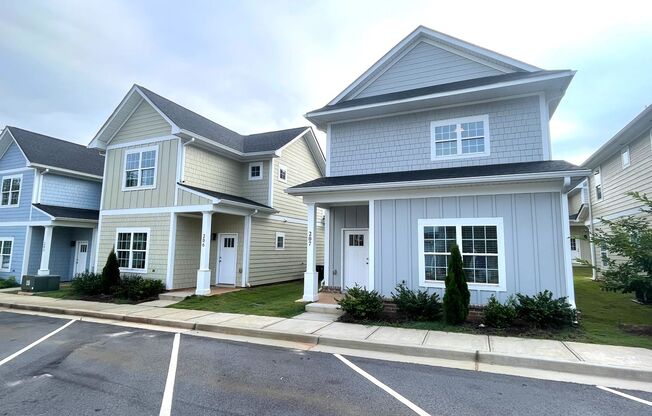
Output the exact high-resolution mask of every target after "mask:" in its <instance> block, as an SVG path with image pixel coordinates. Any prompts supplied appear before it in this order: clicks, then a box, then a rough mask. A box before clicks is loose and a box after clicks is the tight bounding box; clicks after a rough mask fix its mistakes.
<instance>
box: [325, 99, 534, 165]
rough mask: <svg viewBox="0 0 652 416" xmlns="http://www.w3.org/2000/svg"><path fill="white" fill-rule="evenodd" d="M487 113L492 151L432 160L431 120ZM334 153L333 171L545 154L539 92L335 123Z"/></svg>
mask: <svg viewBox="0 0 652 416" xmlns="http://www.w3.org/2000/svg"><path fill="white" fill-rule="evenodd" d="M484 114H487V115H488V117H489V131H490V136H491V143H490V155H489V156H487V157H468V158H463V159H455V160H435V161H433V160H431V137H430V123H431V122H432V121H438V120H449V119H455V118H461V117H469V116H478V115H484ZM544 122H547V120H545V121H544ZM330 153H331V162H330V169H331V170H330V173H331V175H332V176H341V175H357V174H367V173H381V172H396V171H405V170H415V169H436V168H448V167H459V166H479V165H488V164H497V163H514V162H529V161H539V160H543V157H544V155H543V141H542V133H541V111H540V103H539V97H538V96H531V97H522V98H516V99H510V100H501V101H493V102H489V103H482V104H474V105H468V106H460V107H452V108H445V109H440V110H431V111H423V112H417V113H410V114H404V115H397V116H388V117H383V118H375V119H369V120H362V121H355V122H348V123H341V124H333V125H331V135H330Z"/></svg>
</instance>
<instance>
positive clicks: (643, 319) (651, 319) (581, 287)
mask: <svg viewBox="0 0 652 416" xmlns="http://www.w3.org/2000/svg"><path fill="white" fill-rule="evenodd" d="M574 271H575V299H576V301H577V308H578V309H579V311H580V312H581V334H580V337H579V338H580V339H578V341H583V342H591V343H599V344H611V345H626V346H630V347H643V348H650V349H652V336H649V335H635V334H633V333H629V332H627V331H625V330H624V329H623V328H622V325H647V326H648V328H649V327H650V326H652V305H639V304H637V303H634V302H632V299H633V297H634V295H633V294H622V293H613V292H605V291H603V290H601V288H600V283H599V282H594V281H592V280H591V269H589V268H587V267H576V268H575V269H574Z"/></svg>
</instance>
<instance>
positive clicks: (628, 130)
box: [582, 105, 652, 169]
mask: <svg viewBox="0 0 652 416" xmlns="http://www.w3.org/2000/svg"><path fill="white" fill-rule="evenodd" d="M646 131H649V134H650V141H651V142H652V105H648V106H647V107H645V109H644V110H643V111H641V112H640V113H639V114H638V115H637V116H636V117H634V119H633V120H632V121H630V122H629V123H627V125H626V126H625V127H623V128H622V129H620V131H619V132H618V133H616V134H615V135H614V136H613V137H612V138H611V139H609V140H607V142H606V143H604V144H603V145H602V146H600V148H599V149H598V150H596V151H595V152H594V153H593V154H592V155H591V156H589V157H588V158H587V159H586V160H585V161H584V163H582V166H584V167H586V168H589V169H594V168H596V167H597V166H598V165H599V164H600V163H602V162H603V161H605V160H606V159H608V158H609V157H611V156H612V155H613V154H615V153H616V152H618V151H620V150H621V149H622V148H623V147H624V146H626V145H627V144H628V143H630V142H632V141H634V140H636V139H638V138H639V137H640V136H641V134H643V133H645V132H646Z"/></svg>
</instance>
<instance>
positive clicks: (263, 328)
mask: <svg viewBox="0 0 652 416" xmlns="http://www.w3.org/2000/svg"><path fill="white" fill-rule="evenodd" d="M172 303H174V302H173V301H153V302H146V303H143V304H139V305H117V304H112V303H100V302H86V301H79V300H60V299H53V298H47V297H40V296H22V295H15V294H5V293H0V307H5V308H11V309H22V310H32V311H38V312H48V313H55V314H65V315H76V316H87V317H93V318H102V319H111V320H118V321H127V322H136V323H145V324H152V325H160V326H166V327H174V328H182V329H192V330H200V331H210V332H217V333H222V334H231V335H240V336H248V337H257V338H266V339H274V340H283V341H291V342H298V343H304V344H313V345H317V344H319V345H321V346H329V347H336V348H346V349H352V350H365V351H375V352H381V353H393V354H400V355H404V356H412V357H428V358H438V359H444V360H457V361H465V362H472V363H475V364H476V366H477V365H478V364H487V365H495V366H509V367H517V368H528V369H534V370H546V371H557V372H563V373H570V374H577V375H586V376H596V377H606V378H615V379H622V380H631V381H642V382H647V383H650V382H652V350H648V349H643V348H631V347H617V346H607V345H597V344H584V343H578V342H562V341H554V340H541V339H528V338H513V337H498V336H487V335H474V334H463V333H451V332H439V331H428V330H418V329H404V328H394V327H380V326H365V325H357V324H349V323H342V322H332V321H329V320H327V319H324V317H323V316H321V317H320V316H314V317H313V315H311V314H304V315H300V317H295V318H290V319H285V318H278V317H271V316H255V315H242V314H233V313H217V312H208V311H199V310H188V309H173V308H165V306H168V305H170V304H172Z"/></svg>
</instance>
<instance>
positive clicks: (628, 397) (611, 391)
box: [595, 386, 652, 406]
mask: <svg viewBox="0 0 652 416" xmlns="http://www.w3.org/2000/svg"><path fill="white" fill-rule="evenodd" d="M595 387H597V388H599V389H600V390H604V391H608V392H609V393H613V394H617V395H618V396H621V397H624V398H626V399H629V400H634V401H635V402H639V403H643V404H646V405H648V406H652V402H649V401H647V400H643V399H639V398H638V397H635V396H632V395H629V394H627V393H623V392H620V391H618V390H614V389H610V388H609V387H604V386H595Z"/></svg>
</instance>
